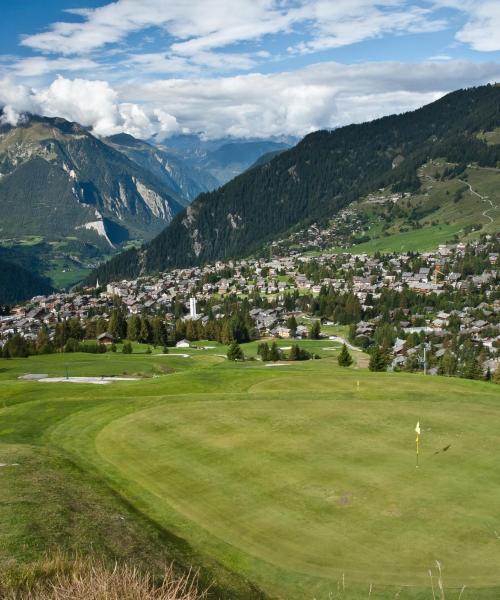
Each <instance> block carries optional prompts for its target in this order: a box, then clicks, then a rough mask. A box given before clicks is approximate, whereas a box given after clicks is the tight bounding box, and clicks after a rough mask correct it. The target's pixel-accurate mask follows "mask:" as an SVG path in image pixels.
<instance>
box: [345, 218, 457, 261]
mask: <svg viewBox="0 0 500 600" xmlns="http://www.w3.org/2000/svg"><path fill="white" fill-rule="evenodd" d="M461 229H462V226H461V225H459V224H453V225H444V224H443V225H434V226H430V227H424V228H423V229H413V230H411V231H406V232H404V233H395V234H393V235H390V236H387V237H385V236H382V237H379V238H376V239H373V240H370V241H369V242H365V243H363V244H357V245H356V246H352V247H351V248H350V251H352V252H356V253H357V254H363V253H367V254H373V253H374V252H410V251H421V252H424V251H426V250H432V249H435V248H436V247H437V246H439V244H445V243H446V242H449V241H451V240H452V238H453V236H454V235H455V234H457V233H459V231H460V230H461ZM333 251H334V252H346V250H345V249H344V248H334V249H333Z"/></svg>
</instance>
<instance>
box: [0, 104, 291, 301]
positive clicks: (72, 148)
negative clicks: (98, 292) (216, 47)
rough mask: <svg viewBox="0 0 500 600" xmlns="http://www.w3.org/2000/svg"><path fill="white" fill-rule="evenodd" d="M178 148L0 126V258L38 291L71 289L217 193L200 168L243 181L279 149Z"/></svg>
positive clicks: (33, 123) (47, 124) (45, 126)
mask: <svg viewBox="0 0 500 600" xmlns="http://www.w3.org/2000/svg"><path fill="white" fill-rule="evenodd" d="M0 117H1V113H0ZM0 123H2V121H1V118H0ZM184 137H185V138H186V137H188V136H184ZM196 140H198V145H196ZM180 141H181V140H180V137H179V139H177V140H174V141H173V143H172V145H173V147H172V148H167V147H166V146H165V145H164V144H156V143H155V141H154V140H153V141H150V142H147V141H143V140H138V139H136V138H134V137H132V136H131V135H127V134H118V135H114V136H110V137H108V138H98V137H96V136H94V135H93V134H92V132H91V131H90V130H89V129H88V128H86V127H83V126H81V125H79V124H78V123H71V122H68V121H66V120H64V119H61V118H47V117H41V116H37V115H24V116H23V118H22V119H21V121H20V122H19V123H18V124H17V125H16V126H12V125H9V124H7V123H5V122H4V123H2V124H0V210H1V213H2V217H1V219H0V258H2V259H3V260H8V261H9V262H10V263H12V264H14V265H15V264H18V265H20V266H21V267H22V268H23V269H25V271H26V273H28V272H30V271H32V272H33V275H34V281H38V280H37V279H36V275H37V274H41V275H48V276H49V277H51V278H52V279H53V281H54V282H55V284H56V285H57V286H66V285H71V284H72V283H75V282H76V281H78V280H81V279H82V277H83V276H85V275H86V274H87V273H88V272H89V271H90V269H92V268H93V267H95V266H96V264H97V263H98V262H100V261H102V260H103V259H104V258H106V257H109V256H111V255H113V254H114V253H116V252H118V251H119V250H120V249H121V248H123V247H124V246H127V244H141V243H142V242H144V241H148V240H150V239H152V238H153V237H154V236H155V235H156V234H158V233H159V232H161V231H162V230H163V229H164V227H165V226H166V225H168V223H169V222H170V221H171V220H172V218H173V217H174V216H175V215H176V214H178V213H179V212H182V210H183V209H184V208H185V207H187V206H188V205H189V204H190V202H192V201H193V200H194V198H196V197H197V196H198V195H199V194H200V193H203V192H207V191H210V190H214V189H215V188H217V187H219V186H220V180H219V179H218V178H216V177H215V176H214V175H212V174H211V172H210V169H209V168H208V167H206V163H208V162H210V164H211V165H212V167H214V168H216V169H223V168H226V167H227V168H230V169H233V170H235V172H240V171H242V170H244V169H246V168H247V167H248V166H250V165H251V163H252V162H253V161H254V160H255V157H256V156H258V155H260V154H259V153H262V152H265V151H267V149H268V148H270V147H271V148H274V147H275V146H276V145H277V144H276V143H274V142H270V143H269V144H267V143H265V142H253V141H252V142H249V149H248V150H246V149H245V142H240V143H239V144H237V147H238V151H237V152H233V153H229V154H228V153H227V152H226V151H225V150H224V149H223V148H224V147H227V145H228V144H227V140H223V141H218V142H217V141H212V142H210V143H208V142H202V141H201V140H200V139H199V138H198V137H197V136H191V138H190V139H189V140H187V139H183V140H182V144H180ZM188 141H189V143H188ZM179 144H180V146H179ZM278 146H279V144H278ZM221 147H222V150H221ZM219 151H220V154H221V156H220V157H219V158H217V152H219ZM212 154H213V156H212ZM238 169H239V171H238ZM43 281H45V280H43ZM35 287H36V286H35ZM26 289H27V292H28V290H29V292H30V293H31V291H32V288H31V287H29V286H28V287H27V288H26ZM33 289H34V288H33ZM44 289H45V288H44ZM0 296H1V294H0ZM4 296H5V295H4ZM18 297H20V296H18ZM24 297H25V296H24ZM0 301H2V299H1V297H0Z"/></svg>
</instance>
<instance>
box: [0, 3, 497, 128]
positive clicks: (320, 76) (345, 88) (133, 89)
mask: <svg viewBox="0 0 500 600" xmlns="http://www.w3.org/2000/svg"><path fill="white" fill-rule="evenodd" d="M0 10H1V13H0V14H1V21H0V106H3V107H4V108H3V116H2V117H1V118H2V119H3V120H4V121H6V122H9V123H11V124H15V123H17V122H18V120H19V118H21V115H22V113H23V112H33V113H37V114H42V115H46V116H60V117H64V118H66V119H69V120H72V121H77V122H79V123H81V124H82V125H85V126H89V127H91V128H92V130H93V131H94V133H95V134H96V135H100V136H105V135H111V134H114V133H119V132H126V133H130V134H132V135H135V136H137V137H141V138H150V137H152V136H156V137H157V138H158V139H161V140H164V139H168V138H169V137H170V136H172V135H176V134H180V133H197V134H199V135H200V136H202V137H204V138H207V139H216V138H222V137H235V138H271V137H277V138H280V137H286V136H293V137H302V136H303V135H305V134H307V133H309V132H311V131H315V130H317V129H324V128H334V127H339V126H342V125H346V124H349V123H352V122H362V121H366V120H370V119H373V118H377V117H380V116H383V115H386V114H391V113H395V112H398V113H399V112H404V111H408V110H413V109H415V108H418V107H420V106H422V105H424V104H427V103H429V102H432V101H434V100H436V99H438V98H439V97H441V96H443V95H444V94H446V93H448V92H450V91H452V90H455V89H458V88H461V87H470V86H475V85H481V84H485V83H488V82H496V81H500V33H499V32H500V0H115V1H114V2H107V1H102V0H73V1H71V0H23V1H22V2H21V1H19V0H0Z"/></svg>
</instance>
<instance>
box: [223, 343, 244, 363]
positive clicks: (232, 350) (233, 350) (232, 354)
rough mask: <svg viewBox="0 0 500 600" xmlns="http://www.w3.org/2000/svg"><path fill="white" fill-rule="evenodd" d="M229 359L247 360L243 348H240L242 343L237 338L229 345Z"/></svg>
mask: <svg viewBox="0 0 500 600" xmlns="http://www.w3.org/2000/svg"><path fill="white" fill-rule="evenodd" d="M227 358H228V360H245V355H244V354H243V350H242V349H241V348H240V345H239V344H238V342H237V341H236V340H235V341H234V342H232V343H231V345H230V346H229V350H228V351H227Z"/></svg>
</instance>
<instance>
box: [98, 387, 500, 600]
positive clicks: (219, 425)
mask: <svg viewBox="0 0 500 600" xmlns="http://www.w3.org/2000/svg"><path fill="white" fill-rule="evenodd" d="M284 381H285V379H284V378H279V379H276V380H275V382H276V385H274V386H273V385H272V383H273V382H272V381H267V382H266V383H267V389H268V392H267V393H266V394H265V395H264V394H261V393H260V394H258V393H256V394H255V396H253V397H252V395H250V396H249V395H244V396H243V397H241V398H240V397H235V398H234V399H232V400H226V399H224V398H222V399H220V398H219V399H216V400H203V401H191V402H182V403H175V404H172V403H169V404H161V405H158V406H155V407H153V408H149V409H146V410H142V411H139V412H135V413H133V414H130V415H128V416H125V417H122V418H119V419H117V420H114V421H112V422H111V423H110V424H108V425H107V426H106V427H105V428H104V429H102V430H101V432H100V433H99V434H98V436H97V438H96V448H97V451H98V453H99V455H100V456H101V458H102V459H103V461H104V462H107V463H108V464H109V463H111V464H112V465H113V467H114V468H116V469H117V470H118V472H119V473H120V476H121V477H123V480H124V481H127V482H129V485H130V489H131V490H133V492H131V493H132V494H133V495H134V497H136V498H140V501H141V504H142V505H143V506H144V507H145V509H146V511H148V512H150V514H154V516H155V518H156V519H158V520H160V521H162V523H163V524H164V525H166V526H168V527H169V528H174V530H176V531H177V532H179V533H181V534H182V536H183V537H184V538H185V539H187V540H188V541H189V542H191V543H192V544H193V545H194V546H195V547H199V548H201V549H203V550H205V551H206V552H208V553H210V554H211V555H213V556H214V557H215V558H217V559H219V560H221V562H223V563H225V564H227V565H228V566H230V567H232V568H237V569H238V570H240V571H241V572H243V573H244V574H245V575H246V576H248V577H249V578H251V579H252V580H254V581H256V582H258V583H259V584H260V585H262V587H263V588H264V589H265V590H267V591H270V592H271V593H276V594H278V595H280V596H282V597H287V598H292V597H297V598H302V597H304V595H303V594H304V590H305V589H308V590H311V589H315V590H318V591H320V592H325V593H327V592H329V591H331V590H335V589H337V582H338V581H339V579H340V578H342V577H345V578H346V579H347V580H348V581H350V582H358V583H359V584H361V583H363V584H365V583H366V584H367V585H368V584H369V583H374V584H377V585H388V586H389V585H391V586H394V585H400V586H417V587H420V586H422V587H424V586H428V584H429V575H428V571H429V569H430V568H433V567H434V566H435V565H436V562H435V561H436V560H438V561H440V563H441V564H442V565H443V567H444V573H445V582H446V585H447V586H451V587H458V588H460V587H461V586H462V585H467V586H468V587H471V586H472V587H474V585H480V586H481V587H483V588H484V587H486V586H493V585H495V586H496V585H498V584H500V571H499V569H498V565H499V564H500V463H499V460H498V457H499V455H500V436H499V435H498V431H497V428H496V426H495V425H494V424H495V423H498V422H499V417H500V407H497V406H496V405H494V404H480V403H477V402H475V403H472V402H468V401H466V400H464V399H463V398H461V399H460V401H459V402H454V401H451V399H450V400H442V401H440V402H435V401H430V400H437V399H438V398H437V397H434V398H431V397H429V396H425V397H424V398H423V399H421V400H418V399H414V400H407V399H404V400H400V399H397V396H398V393H397V390H396V389H389V388H388V389H387V390H386V394H387V399H386V400H380V399H373V400H372V399H359V400H358V399H352V397H349V398H346V397H344V396H343V395H342V394H333V396H334V397H331V395H330V394H328V395H326V394H325V393H324V392H323V393H321V392H319V391H318V392H317V393H316V392H315V393H314V394H313V398H309V396H310V394H308V393H306V392H305V391H304V392H303V393H302V394H300V393H299V392H297V391H295V393H293V394H291V395H290V399H289V400H285V399H283V394H280V395H279V397H278V394H277V392H276V391H274V390H273V388H275V389H276V388H277V389H279V387H280V386H279V385H278V384H279V383H283V382H284ZM379 381H380V382H381V383H382V382H383V380H379ZM441 381H443V380H441ZM287 383H288V385H289V386H290V380H288V381H287ZM260 385H261V384H257V385H256V387H254V388H252V390H253V391H254V392H258V391H260V390H259V386H260ZM443 385H445V383H444V382H443ZM313 388H314V386H313ZM318 389H319V388H318ZM329 396H330V397H329ZM335 396H337V397H335ZM368 397H369V396H368ZM417 419H420V421H421V424H422V439H421V441H422V445H421V455H420V468H418V469H416V468H415V434H414V431H413V430H414V427H415V423H416V421H417ZM447 446H449V448H448V449H447V450H446V451H443V448H446V447H447ZM311 586H312V587H311ZM365 589H366V588H365ZM346 597H354V596H346ZM363 597H366V594H365V596H363ZM391 597H392V596H391ZM468 597H469V596H468Z"/></svg>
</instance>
